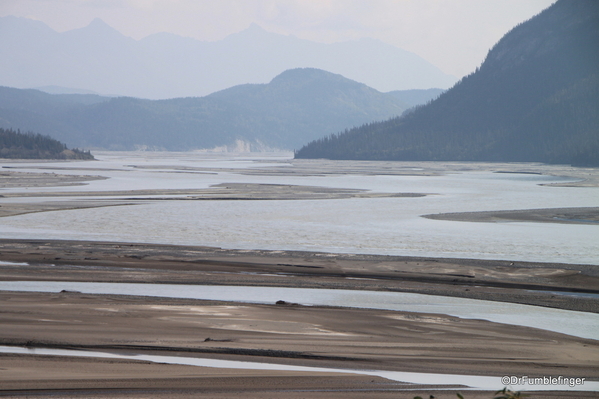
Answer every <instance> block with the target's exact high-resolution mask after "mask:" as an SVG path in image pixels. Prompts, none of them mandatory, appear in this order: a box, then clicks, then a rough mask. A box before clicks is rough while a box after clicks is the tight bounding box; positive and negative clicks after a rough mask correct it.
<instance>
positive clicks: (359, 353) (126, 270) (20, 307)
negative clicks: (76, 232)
mask: <svg viewBox="0 0 599 399" xmlns="http://www.w3.org/2000/svg"><path fill="white" fill-rule="evenodd" d="M0 248H1V251H0V260H2V261H5V262H7V261H9V262H10V261H12V262H28V263H29V264H28V265H23V264H20V265H19V264H10V263H8V264H0V279H1V280H5V281H7V280H8V281H10V280H59V281H60V280H62V281H115V282H116V281H118V282H164V283H183V282H184V283H187V284H189V283H192V284H193V283H197V284H232V285H235V284H238V285H242V284H243V285H263V286H292V287H322V288H345V289H361V290H364V289H368V290H387V291H408V292H422V293H434V294H441V295H452V296H465V297H472V298H480V299H491V300H504V301H511V302H521V303H533V304H534V303H536V304H541V305H544V306H552V307H558V308H564V309H576V310H583V311H585V310H586V311H595V312H596V311H597V310H598V309H599V306H597V300H596V299H592V298H575V297H566V296H555V295H551V294H547V293H544V292H540V291H538V292H535V288H536V289H543V290H544V289H547V288H548V287H549V288H551V289H553V290H566V291H584V292H596V289H597V287H598V285H597V281H598V280H597V279H598V276H597V273H598V272H597V271H596V268H594V267H592V266H584V265H560V264H542V263H516V264H513V262H498V261H476V260H459V259H425V258H407V257H385V256H368V255H335V254H318V253H307V252H286V251H270V252H269V251H231V250H221V249H218V248H207V247H183V246H169V245H144V244H124V243H108V242H104V243H102V242H99V243H98V242H77V241H40V240H0ZM348 277H349V278H348ZM523 288H526V289H523ZM281 299H285V298H281ZM0 304H1V311H0V325H1V326H2V328H1V329H0V344H2V345H20V346H23V345H28V346H30V347H54V348H71V349H84V350H101V351H117V352H121V353H146V354H163V355H164V354H166V355H169V356H171V355H172V356H197V357H206V358H218V359H230V360H246V361H257V362H268V363H281V364H292V365H304V366H315V367H332V368H348V369H378V370H397V371H416V372H436V373H448V374H462V373H463V374H476V375H495V376H502V375H504V374H509V375H520V374H521V375H537V376H544V375H563V376H571V377H585V378H587V379H595V380H597V379H599V363H598V362H597V359H599V342H598V341H594V340H588V339H582V338H575V337H571V336H567V335H563V334H558V333H552V332H548V331H543V330H536V329H532V328H527V327H516V326H509V325H502V324H497V323H492V322H487V321H483V320H466V319H459V318H455V317H451V316H444V315H430V314H419V313H405V312H391V311H381V310H363V309H341V308H330V307H305V306H294V305H289V304H287V305H275V304H271V305H251V304H241V303H234V302H216V301H199V300H180V299H161V298H146V297H131V296H108V295H87V294H79V293H73V292H71V293H69V292H65V293H56V294H43V293H22V292H2V293H0ZM405 388H406V387H405V384H400V383H397V382H392V381H388V380H384V379H381V378H378V377H364V376H359V375H337V374H330V375H329V374H327V375H321V374H318V375H316V374H311V373H310V372H308V373H305V372H287V371H285V372H283V371H251V370H244V371H232V370H223V369H212V368H199V367H192V366H174V365H164V364H149V363H145V362H131V361H123V360H114V361H113V360H106V359H101V360H94V359H82V358H68V357H65V358H59V357H51V356H34V355H6V354H4V355H0V396H5V395H8V396H9V397H10V396H15V397H26V396H28V395H30V394H32V393H33V392H34V391H31V390H35V396H36V397H45V396H51V397H62V396H64V397H131V398H141V397H148V396H151V397H193V396H198V395H199V396H201V397H214V398H226V397H239V396H240V395H242V396H244V397H248V398H263V397H266V398H270V397H272V398H275V397H286V398H300V397H322V398H337V397H339V398H341V397H343V398H354V397H355V398H364V397H367V398H369V397H373V398H391V397H393V398H412V397H413V396H415V395H416V393H414V392H412V391H410V392H406V391H397V390H401V389H405ZM413 388H415V389H418V388H419V387H417V386H415V387H413ZM497 388H498V389H499V388H501V387H500V386H499V387H497ZM420 389H422V387H420ZM458 391H460V388H459V387H455V388H451V389H450V391H448V392H445V393H443V392H441V393H439V392H433V394H434V396H435V397H436V398H443V397H455V392H458ZM419 392H420V394H422V395H426V396H424V397H428V394H429V393H430V390H427V389H424V390H420V391H419ZM464 392H465V391H464ZM556 395H557V396H556ZM585 395H586V396H585ZM593 395H594V393H591V394H584V393H576V397H593ZM491 396H492V395H491V393H489V392H486V393H475V392H468V394H467V395H466V397H467V398H490V397H491ZM532 397H533V398H534V397H573V396H571V394H564V395H562V396H560V394H558V393H557V392H552V393H551V394H546V393H543V394H542V395H541V394H539V396H535V395H533V396H532Z"/></svg>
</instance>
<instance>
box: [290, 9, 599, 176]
mask: <svg viewBox="0 0 599 399" xmlns="http://www.w3.org/2000/svg"><path fill="white" fill-rule="evenodd" d="M296 157H297V158H329V159H371V160H404V161H415V160H419V161H422V160H425V161H501V162H512V161H522V162H545V163H569V164H575V165H593V166H598V165H599V2H597V1H594V0H572V1H570V0H559V1H557V2H556V3H554V4H553V5H552V6H550V7H549V8H547V9H546V10H544V11H543V12H541V13H540V14H538V15H537V16H535V17H533V18H532V19H530V20H528V21H526V22H524V23H522V24H520V25H518V26H517V27H515V28H514V29H512V30H511V31H510V32H509V33H507V34H506V35H505V36H504V37H503V38H502V39H501V40H500V41H499V42H498V43H497V44H496V45H495V46H494V47H493V48H492V49H491V50H490V51H489V54H488V55H487V57H486V59H485V61H484V63H483V64H482V65H481V66H480V68H478V69H477V70H476V71H475V72H474V73H472V74H470V75H468V76H466V77H464V78H463V79H462V80H460V81H459V82H458V83H457V84H456V85H455V86H454V87H453V88H451V89H450V90H448V91H446V92H444V93H443V94H441V95H440V96H439V98H437V99H436V100H434V101H431V102H430V103H428V104H426V105H423V106H419V107H416V108H415V109H413V110H412V111H411V112H407V113H406V114H404V115H403V116H402V117H395V118H393V119H390V120H387V121H384V122H378V123H369V124H365V125H363V126H361V127H357V128H353V129H350V130H347V131H345V132H343V133H339V134H332V135H330V136H328V137H325V138H322V139H318V140H316V141H314V142H311V143H309V144H308V145H306V146H304V147H303V148H301V149H300V150H299V151H297V152H296Z"/></svg>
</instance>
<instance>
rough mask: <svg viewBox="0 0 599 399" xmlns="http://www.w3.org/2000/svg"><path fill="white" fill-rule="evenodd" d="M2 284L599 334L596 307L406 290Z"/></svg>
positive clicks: (598, 336) (5, 285) (35, 289)
mask: <svg viewBox="0 0 599 399" xmlns="http://www.w3.org/2000/svg"><path fill="white" fill-rule="evenodd" d="M0 290H3V291H33V292H60V291H62V290H67V291H79V292H83V293H87V294H115V295H139V296H155V297H169V298H193V299H207V300H217V301H233V302H248V303H270V304H273V303H275V302H276V301H278V300H285V301H287V302H295V303H300V304H303V305H322V306H341V307H355V308H367V309H386V310H401V311H408V312H423V313H440V314H448V315H452V316H457V317H462V318H468V319H484V320H490V321H494V322H498V323H506V324H515V325H522V326H527V327H534V328H541V329H544V330H549V331H556V332H561V333H564V334H569V335H574V336H577V337H583V338H591V339H599V314H597V313H587V312H575V311H570V310H562V309H553V308H544V307H540V306H530V305H520V304H516V303H507V302H492V301H483V300H478V299H467V298H455V297H445V296H436V295H424V294H413V293H407V292H380V291H353V290H329V289H311V288H287V287H243V286H220V285H219V286H215V285H181V284H128V283H81V282H67V281H0Z"/></svg>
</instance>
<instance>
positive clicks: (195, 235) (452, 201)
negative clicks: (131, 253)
mask: <svg viewBox="0 0 599 399" xmlns="http://www.w3.org/2000/svg"><path fill="white" fill-rule="evenodd" d="M97 157H98V159H99V161H96V162H68V163H64V162H62V163H43V164H34V163H20V164H14V163H10V164H9V163H6V164H4V165H6V166H19V167H26V168H27V169H19V170H23V171H37V172H39V171H40V170H39V169H37V167H38V166H40V165H42V166H43V167H45V168H49V169H45V170H42V171H47V172H56V173H71V174H93V175H102V176H108V177H110V179H108V180H100V181H92V182H89V184H87V185H85V186H74V187H46V188H29V189H27V191H28V192H31V191H39V192H49V191H71V192H72V191H108V190H110V191H112V190H132V189H190V188H193V189H197V188H207V187H209V186H211V185H213V184H218V183H223V182H226V183H270V184H295V185H311V186H324V187H338V188H360V189H367V190H372V191H375V192H419V193H432V194H435V195H430V196H427V197H419V198H358V199H336V200H287V201H284V200H269V201H258V200H253V201H222V200H220V201H148V202H144V203H143V204H140V205H135V206H119V207H106V208H95V209H82V210H69V211H58V212H42V213H33V214H26V215H19V216H14V217H9V218H2V219H1V220H0V237H5V238H43V239H84V240H107V241H130V242H150V243H166V244H186V245H207V246H215V247H222V248H232V249H233V248H237V249H272V250H308V251H325V252H341V253H370V254H393V255H411V256H435V257H453V258H483V259H507V260H523V261H546V262H564V263H586V264H597V263H598V262H599V244H598V243H599V225H567V224H557V223H555V224H553V223H549V224H547V223H526V222H505V223H470V222H453V221H444V220H430V219H425V218H422V217H421V215H425V214H434V213H446V212H471V211H489V210H509V209H531V208H554V207H582V206H597V204H599V189H598V188H588V187H585V188H573V187H549V186H541V185H540V184H545V183H551V182H559V181H564V180H565V179H564V178H561V177H552V176H544V175H532V174H512V173H510V174H505V173H500V174H499V173H491V172H480V171H461V172H455V173H449V174H446V175H442V176H392V175H377V176H370V175H363V174H358V173H355V174H345V175H330V174H328V175H323V176H290V175H275V176H261V175H245V174H241V173H238V172H236V171H229V170H226V168H235V169H242V170H248V169H256V168H262V169H266V170H268V168H270V167H272V166H279V167H280V166H281V163H280V162H281V161H285V160H287V159H289V158H290V156H289V154H276V155H271V156H266V155H260V156H253V157H252V156H244V157H234V156H225V155H219V156H217V155H206V154H202V155H199V154H194V153H100V154H98V156H97ZM148 165H151V166H153V167H154V169H145V168H136V167H134V166H142V167H144V166H148ZM173 166H175V167H178V168H184V167H192V168H198V167H200V168H214V170H203V171H198V170H187V171H185V170H178V171H174V170H173V169H172V167H173ZM286 167H288V168H293V166H292V165H288V166H286ZM29 168H30V169H29ZM52 168H60V169H52ZM65 168H66V170H65ZM402 168H404V169H409V168H410V164H409V163H403V164H402ZM173 172H176V173H173ZM2 191H4V192H15V191H24V189H23V188H15V189H4V190H1V191H0V194H1V193H2ZM104 198H106V197H104ZM109 198H110V197H109ZM88 199H89V197H88ZM56 200H61V201H64V200H65V198H12V199H11V198H5V199H1V198H0V205H1V203H2V202H15V201H17V202H19V201H21V202H22V201H56Z"/></svg>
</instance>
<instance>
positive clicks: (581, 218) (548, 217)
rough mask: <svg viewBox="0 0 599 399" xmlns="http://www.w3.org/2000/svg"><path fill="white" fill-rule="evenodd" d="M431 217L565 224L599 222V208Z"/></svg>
mask: <svg viewBox="0 0 599 399" xmlns="http://www.w3.org/2000/svg"><path fill="white" fill-rule="evenodd" d="M424 217H426V218H429V219H437V220H455V221H460V222H537V223H565V224H590V225H597V224H599V208H597V207H587V208H582V207H580V208H550V209H522V210H515V211H489V212H460V213H439V214H433V215H424Z"/></svg>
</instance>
